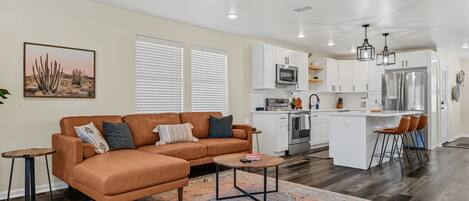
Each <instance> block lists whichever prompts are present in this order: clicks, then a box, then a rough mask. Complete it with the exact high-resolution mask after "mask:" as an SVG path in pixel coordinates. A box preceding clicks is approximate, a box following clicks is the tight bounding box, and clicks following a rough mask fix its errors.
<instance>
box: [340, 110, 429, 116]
mask: <svg viewBox="0 0 469 201" xmlns="http://www.w3.org/2000/svg"><path fill="white" fill-rule="evenodd" d="M421 113H422V111H382V112H369V111H351V112H334V113H331V116H367V117H393V116H404V115H416V114H421Z"/></svg>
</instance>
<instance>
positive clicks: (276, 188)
mask: <svg viewBox="0 0 469 201" xmlns="http://www.w3.org/2000/svg"><path fill="white" fill-rule="evenodd" d="M219 166H220V165H219V164H217V163H215V169H216V173H215V175H216V176H215V183H216V184H215V185H216V187H215V191H216V192H215V196H216V200H226V199H233V198H240V197H250V198H252V199H253V200H256V201H260V200H259V199H258V198H256V197H254V195H259V194H263V197H264V199H263V200H264V201H266V200H267V194H268V193H275V192H278V165H277V166H275V190H269V191H268V190H267V167H265V168H263V169H264V189H263V191H256V192H248V191H246V190H244V189H242V188H240V187H239V186H238V185H236V169H237V168H233V184H234V187H235V188H236V189H238V190H239V191H240V192H241V193H242V194H241V195H233V196H227V197H220V196H219V193H220V189H219V180H220V179H219V171H220V167H219Z"/></svg>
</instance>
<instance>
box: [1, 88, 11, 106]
mask: <svg viewBox="0 0 469 201" xmlns="http://www.w3.org/2000/svg"><path fill="white" fill-rule="evenodd" d="M6 95H11V94H10V92H9V91H8V90H6V89H0V97H1V99H7V96H6ZM1 99H0V100H1ZM0 104H3V102H2V101H0Z"/></svg>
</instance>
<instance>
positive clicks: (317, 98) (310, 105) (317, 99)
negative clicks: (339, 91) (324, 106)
mask: <svg viewBox="0 0 469 201" xmlns="http://www.w3.org/2000/svg"><path fill="white" fill-rule="evenodd" d="M313 96H316V109H319V96H318V95H317V94H311V96H309V109H310V110H311V109H312V108H313V105H312V104H311V97H313Z"/></svg>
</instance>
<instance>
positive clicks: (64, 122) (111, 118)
mask: <svg viewBox="0 0 469 201" xmlns="http://www.w3.org/2000/svg"><path fill="white" fill-rule="evenodd" d="M103 121H107V122H112V123H121V122H122V118H121V116H116V115H106V116H76V117H64V118H62V119H61V120H60V129H61V132H62V133H63V134H65V135H68V136H74V137H78V135H77V132H76V131H75V126H81V125H85V124H89V123H90V122H93V124H94V125H95V126H96V128H97V129H98V131H99V132H100V133H101V134H102V133H104V132H103Z"/></svg>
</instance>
